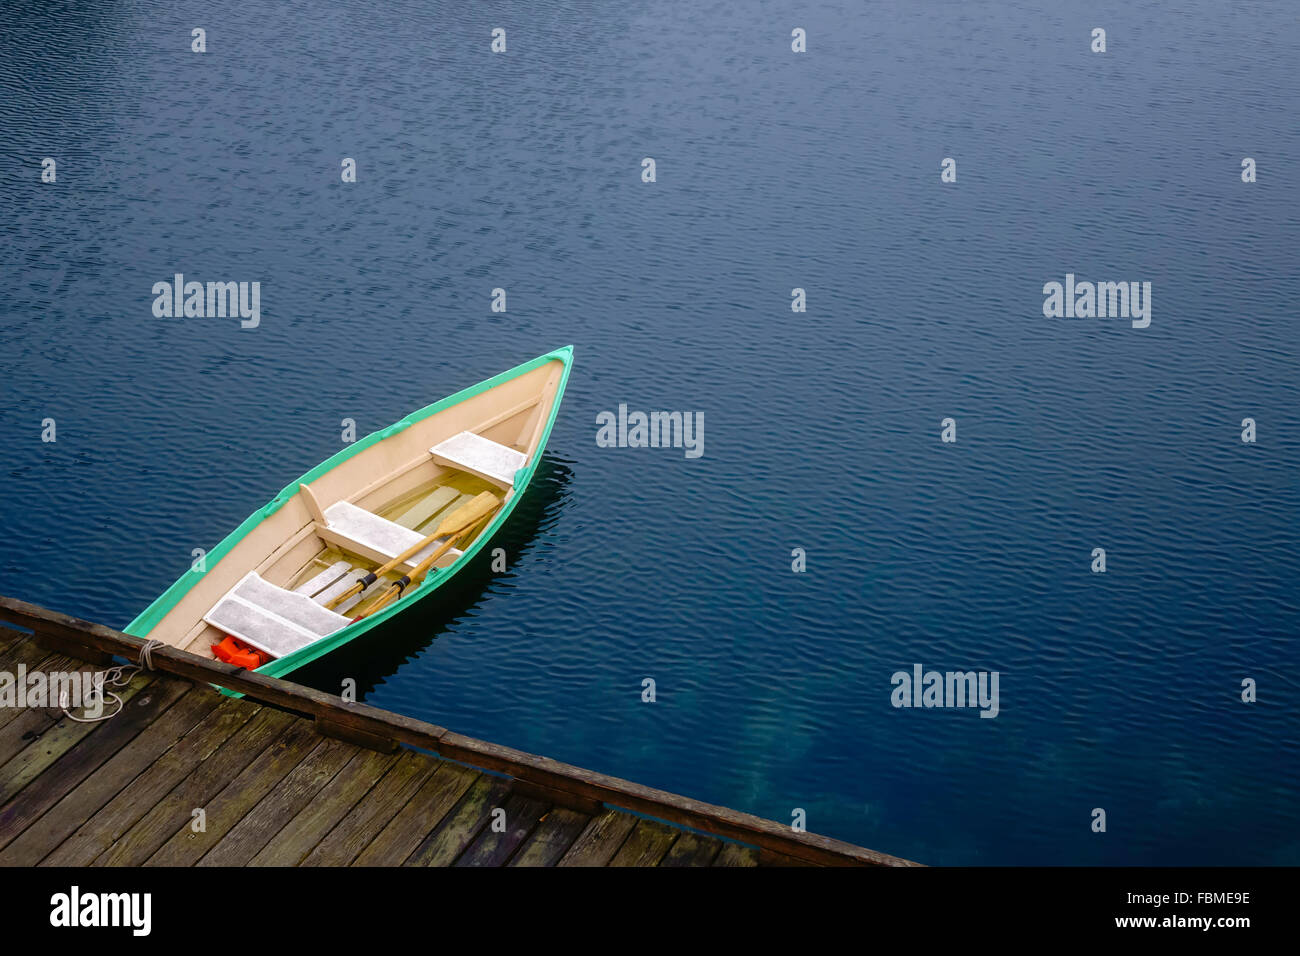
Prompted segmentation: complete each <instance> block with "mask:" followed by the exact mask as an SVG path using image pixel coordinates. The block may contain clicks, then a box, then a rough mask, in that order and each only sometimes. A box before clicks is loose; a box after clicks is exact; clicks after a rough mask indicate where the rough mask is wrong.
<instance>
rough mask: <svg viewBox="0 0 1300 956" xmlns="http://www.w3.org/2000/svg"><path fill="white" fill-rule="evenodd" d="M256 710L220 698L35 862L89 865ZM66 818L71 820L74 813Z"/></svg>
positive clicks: (235, 701) (245, 702)
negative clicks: (210, 710)
mask: <svg viewBox="0 0 1300 956" xmlns="http://www.w3.org/2000/svg"><path fill="white" fill-rule="evenodd" d="M259 710H261V708H260V707H259V706H258V705H256V704H253V703H251V702H250V701H246V700H233V699H231V698H226V699H224V700H222V701H221V702H220V703H218V705H217V707H216V708H215V709H214V710H213V711H212V712H211V713H210V714H208V715H207V716H206V717H204V719H203V720H202V721H200V722H199V724H198V725H197V726H196V727H194V729H192V730H191V731H190V732H189V733H187V734H186V735H185V736H184V737H182V738H181V739H180V740H179V741H178V742H177V743H176V745H175V746H174V747H172V748H171V749H170V750H168V751H167V752H166V753H165V754H163V755H162V756H161V757H160V758H158V760H157V762H156V763H154V764H153V766H151V767H150V768H149V769H148V770H146V771H145V772H144V773H142V774H141V775H140V776H138V777H136V779H134V780H132V781H131V783H130V784H128V785H127V786H126V788H125V789H123V790H122V791H121V792H120V793H118V794H117V796H115V797H114V798H113V799H112V800H111V801H109V803H107V804H106V805H105V806H104V807H103V808H102V809H100V810H99V811H98V812H97V813H95V814H94V815H93V816H90V817H83V818H82V819H85V821H86V822H85V823H82V824H81V825H80V826H79V827H78V829H77V831H76V832H75V833H73V834H72V835H71V836H69V837H68V838H67V839H66V840H64V841H63V842H62V843H61V844H60V845H59V846H58V847H57V848H56V849H55V850H54V851H53V852H51V853H50V854H49V855H48V856H47V857H45V859H43V860H42V861H41V865H42V866H89V865H90V863H91V862H93V861H94V859H95V858H96V857H97V856H99V855H100V854H101V853H103V852H104V851H105V850H107V849H108V848H109V847H110V846H112V845H113V843H114V842H115V841H116V840H118V839H119V838H120V837H121V836H122V835H123V834H124V833H126V832H127V831H128V830H129V829H130V828H131V827H133V826H135V824H136V823H138V822H139V821H140V819H141V818H142V817H143V816H144V815H145V814H146V813H148V812H149V811H150V810H151V809H152V808H153V807H154V806H156V805H157V804H158V803H159V802H160V801H161V800H162V799H163V798H164V797H166V796H167V794H169V793H171V791H172V790H173V789H174V788H175V787H176V786H177V785H178V784H179V783H180V782H181V781H182V780H183V779H185V777H186V776H188V775H189V774H190V773H191V772H192V771H193V770H194V769H195V768H196V767H197V766H198V765H199V764H201V763H202V762H203V761H204V760H206V759H207V758H208V757H209V756H211V755H212V754H213V753H214V752H215V751H216V749H217V748H218V747H220V746H221V745H222V744H224V743H225V742H226V740H227V739H229V737H230V735H231V734H233V733H234V732H235V731H237V730H238V729H239V728H241V727H243V726H244V724H246V723H248V721H249V720H251V719H252V717H253V716H254V714H256V713H257V712H258V711H259ZM89 782H90V781H87V784H88V783H89ZM87 784H83V785H82V786H86V785H87ZM74 793H75V791H74ZM69 816H72V817H73V818H74V819H75V815H73V814H69Z"/></svg>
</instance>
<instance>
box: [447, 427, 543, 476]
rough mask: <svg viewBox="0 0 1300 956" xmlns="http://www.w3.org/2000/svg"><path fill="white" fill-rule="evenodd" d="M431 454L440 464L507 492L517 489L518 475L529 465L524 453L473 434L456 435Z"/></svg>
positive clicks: (462, 433)
mask: <svg viewBox="0 0 1300 956" xmlns="http://www.w3.org/2000/svg"><path fill="white" fill-rule="evenodd" d="M429 454H431V455H432V456H433V460H434V461H436V462H437V463H438V464H440V465H447V466H448V467H450V468H456V469H458V470H460V471H464V472H468V473H469V474H471V475H477V476H478V477H480V478H482V479H483V480H484V481H490V482H491V483H492V484H494V485H496V486H498V487H500V488H503V489H506V490H509V489H510V488H513V487H514V484H515V472H517V471H518V470H519V469H520V468H522V467H524V465H525V464H527V462H528V456H527V455H525V454H524V453H523V452H519V451H515V450H514V449H513V448H509V447H507V446H505V445H503V444H501V443H500V442H495V441H493V440H492V439H490V438H484V437H483V436H482V435H476V434H474V433H473V432H461V433H460V434H459V435H452V436H451V437H450V438H448V439H446V440H445V441H441V442H439V443H438V444H436V445H434V446H433V447H432V448H430V449H429Z"/></svg>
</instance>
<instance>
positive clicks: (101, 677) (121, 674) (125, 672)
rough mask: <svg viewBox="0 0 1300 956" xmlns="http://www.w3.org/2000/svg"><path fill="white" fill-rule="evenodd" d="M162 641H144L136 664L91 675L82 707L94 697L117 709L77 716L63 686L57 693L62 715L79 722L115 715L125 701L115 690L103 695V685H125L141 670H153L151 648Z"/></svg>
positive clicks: (91, 701) (159, 644) (119, 665)
mask: <svg viewBox="0 0 1300 956" xmlns="http://www.w3.org/2000/svg"><path fill="white" fill-rule="evenodd" d="M162 646H163V642H162V641H157V640H151V641H146V642H145V643H144V645H143V646H141V648H140V657H139V659H138V660H139V663H136V664H117V665H116V666H114V667H108V668H105V669H104V670H102V671H95V672H94V673H93V674H92V675H91V678H90V680H91V692H90V695H89V696H88V698H87V700H86V701H83V702H82V708H83V709H84V708H85V707H86V706H87V704H88V703H94V701H95V700H96V699H99V700H101V701H103V702H104V703H105V704H108V703H109V702H110V701H111V702H112V703H115V704H117V709H116V710H114V711H112V712H111V713H103V714H100V715H99V716H98V717H78V716H77V715H76V714H74V713H72V711H70V710H68V691H67V688H64V690H63V693H62V694H60V695H59V707H60V708H61V709H62V710H63V716H64V717H67V718H68V719H69V720H75V721H76V722H77V723H79V724H95V723H98V722H99V721H101V720H108V719H109V718H111V717H116V716H117V715H118V714H120V713H121V712H122V708H123V707H125V706H126V702H125V701H123V700H122V698H121V697H120V696H119V695H118V694H117V693H116V692H115V691H111V690H110V691H107V697H105V690H104V688H105V687H126V686H127V685H128V684H130V683H131V678H133V677H135V675H136V674H138V673H139V672H140V671H141V670H146V669H147V670H153V649H154V648H155V647H162Z"/></svg>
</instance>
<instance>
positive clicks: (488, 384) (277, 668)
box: [123, 345, 573, 677]
mask: <svg viewBox="0 0 1300 956" xmlns="http://www.w3.org/2000/svg"><path fill="white" fill-rule="evenodd" d="M554 361H559V362H560V363H561V371H560V380H559V382H558V383H557V384H556V387H555V397H554V398H553V399H552V400H551V407H550V411H549V413H548V415H547V419H546V424H545V426H544V427H543V428H542V430H541V433H540V434H539V435H538V437H537V446H536V449H535V451H534V453H533V455H532V457H531V460H530V461H529V462H528V464H526V465H524V466H523V467H522V468H520V469H519V471H521V472H524V475H523V480H522V481H516V484H515V487H514V490H513V494H511V495H510V496H509V500H508V501H506V502H505V503H504V504H503V506H502V508H501V510H500V511H499V512H498V513H497V515H496V516H495V517H494V518H493V520H492V521H491V522H490V523H489V524H488V526H487V527H486V528H484V529H483V531H482V532H480V533H479V535H478V536H477V538H476V539H475V541H474V543H473V544H472V545H471V546H470V547H469V548H468V549H466V550H465V552H464V553H463V554H462V555H461V556H460V557H459V558H457V560H456V561H455V563H453V564H452V565H450V566H449V567H446V568H438V569H435V572H434V573H433V574H431V575H430V577H429V578H428V579H426V580H425V581H424V582H423V583H422V584H421V585H420V587H419V588H418V589H416V590H415V591H414V592H413V593H412V594H411V595H410V596H409V597H408V598H407V600H404V601H398V602H395V603H393V604H392V605H390V606H389V607H387V608H385V609H384V610H382V611H380V612H379V613H378V614H375V615H372V616H370V617H367V618H365V619H364V620H361V621H354V622H353V623H352V624H349V625H347V626H346V627H343V628H340V629H339V630H337V631H335V632H334V633H333V634H328V635H326V636H325V637H323V638H321V639H320V640H317V641H313V642H312V643H311V644H308V645H307V646H306V647H303V648H301V649H299V650H297V651H295V652H294V653H292V654H288V655H286V656H284V657H280V658H276V659H275V660H273V661H269V662H267V663H266V664H264V665H262V666H261V667H259V668H257V673H259V674H265V675H267V676H270V677H278V676H280V675H282V674H286V673H289V672H290V671H292V670H295V669H297V668H299V667H301V666H303V665H304V664H307V663H310V662H311V661H313V660H316V659H317V658H319V657H322V656H324V655H325V654H327V653H329V652H330V651H333V650H335V649H336V648H338V647H340V646H342V645H343V644H346V643H348V642H349V641H351V640H353V639H355V638H357V637H359V636H361V635H362V634H364V633H365V632H366V631H369V630H370V629H371V628H373V627H376V626H377V625H379V624H381V623H383V622H384V621H386V620H388V619H389V618H390V617H392V616H393V614H395V613H397V612H398V611H400V610H405V609H406V608H407V607H409V606H410V604H411V603H413V602H414V601H418V600H419V599H420V598H422V597H424V596H426V595H428V594H431V593H433V592H434V591H435V590H437V589H438V587H439V586H441V585H442V584H443V583H445V582H446V581H448V580H450V579H451V577H452V576H453V575H454V574H455V572H456V571H457V570H459V569H460V568H461V567H463V566H464V565H466V564H468V563H469V561H470V559H472V558H473V557H474V555H475V554H477V553H478V552H479V550H481V549H482V547H483V545H484V544H486V542H487V541H488V539H489V538H491V537H492V535H493V534H495V533H496V531H497V530H498V529H499V528H500V527H501V525H502V523H503V522H504V521H505V520H506V518H507V517H509V515H510V513H511V512H512V511H513V510H514V507H515V505H516V504H517V503H518V501H519V499H520V498H521V497H522V496H523V493H524V491H525V490H526V489H527V488H528V486H529V484H530V483H531V482H532V479H533V475H534V474H535V473H536V471H537V465H538V464H539V463H540V461H541V457H542V452H543V451H544V449H545V448H546V443H547V440H548V439H549V438H550V435H551V429H552V427H553V426H554V424H555V418H556V416H557V414H558V413H559V409H560V401H561V399H562V398H563V397H564V388H565V385H566V384H567V383H568V379H569V370H570V368H571V366H572V363H573V346H572V345H566V346H563V347H561V348H558V349H555V350H553V351H551V352H547V353H546V354H544V355H539V356H538V357H537V358H534V359H530V360H529V361H527V362H524V363H522V364H521V365H517V366H515V367H514V368H512V369H507V370H506V371H504V372H500V373H498V374H496V375H494V376H492V377H491V378H487V379H484V380H483V381H481V382H479V383H477V384H476V385H470V386H468V387H467V388H463V389H461V390H460V391H458V392H453V393H452V394H451V395H448V396H446V397H445V398H442V399H439V400H438V401H436V402H433V403H432V404H429V405H426V406H424V407H423V408H421V409H418V410H417V411H414V412H411V413H410V414H408V415H405V416H403V417H402V418H400V419H398V420H397V421H395V422H393V423H392V424H391V425H388V426H386V427H384V428H380V429H377V430H376V431H373V432H371V433H370V434H368V435H366V436H365V437H364V438H361V439H359V440H358V441H356V442H353V443H352V444H351V445H349V446H347V447H346V448H340V449H339V450H338V451H337V452H335V453H334V454H333V455H331V456H330V457H328V458H326V459H325V460H324V461H322V462H320V463H319V464H317V465H316V466H315V467H313V468H311V469H310V470H308V471H307V472H306V473H305V474H303V475H302V476H300V477H299V478H296V479H294V480H293V481H291V482H289V483H288V484H287V485H285V486H284V488H282V489H281V490H280V491H279V492H277V493H276V494H275V495H274V496H273V497H272V498H271V500H270V501H269V502H267V503H266V504H265V505H263V506H262V507H261V508H258V509H257V510H255V511H254V512H253V513H252V514H250V515H249V516H248V517H247V518H245V519H244V521H243V522H241V523H240V524H239V526H238V527H236V528H235V529H234V530H233V531H231V532H230V533H229V534H228V535H226V537H225V538H223V539H222V540H221V542H220V543H219V544H218V545H217V546H216V547H214V548H213V549H212V550H211V551H209V552H208V554H207V559H208V560H207V566H206V568H205V570H204V571H195V570H194V569H193V568H190V569H188V570H186V571H185V573H183V574H182V575H181V576H180V577H179V578H177V579H176V581H174V582H173V583H172V584H171V585H170V586H169V587H168V588H167V589H166V590H165V591H163V592H162V594H160V595H159V596H158V597H157V598H155V599H154V601H153V602H152V603H151V604H150V605H149V606H148V607H146V608H145V609H144V610H143V611H141V612H140V614H138V615H137V616H136V618H135V619H134V620H133V621H131V623H130V624H128V625H127V626H126V627H125V628H123V632H124V633H126V634H130V635H131V636H133V637H139V638H144V639H147V638H148V636H149V632H150V631H152V630H153V629H154V628H155V627H157V625H158V624H159V623H160V622H161V621H162V620H163V619H164V618H165V617H166V616H167V615H168V614H169V613H170V612H171V611H172V609H173V608H175V607H176V605H177V604H178V603H180V601H181V599H183V598H184V597H185V595H187V594H188V593H189V592H190V590H191V589H192V588H193V587H194V586H195V585H197V584H198V583H199V582H200V581H201V580H203V578H204V576H205V575H206V574H207V572H208V571H211V570H213V569H215V568H216V567H217V565H218V564H219V563H220V562H221V560H222V559H223V558H225V556H226V555H227V554H229V553H230V552H231V551H232V550H233V549H234V548H235V546H236V545H238V544H239V542H240V541H242V540H243V539H244V538H245V537H247V536H248V534H250V533H251V532H252V531H253V529H254V528H256V527H257V526H258V525H260V524H261V523H262V522H263V521H265V520H266V519H267V518H269V517H270V516H271V515H273V514H275V512H277V511H278V510H280V508H281V507H283V506H284V505H285V504H286V503H287V502H288V501H289V500H290V499H291V498H292V497H293V496H294V495H296V494H297V493H298V486H299V485H300V484H310V483H311V482H313V481H316V480H317V479H318V478H321V477H322V476H324V475H326V474H328V473H329V472H331V471H333V470H334V469H335V468H337V467H338V466H339V465H341V464H342V463H343V462H345V461H348V460H349V459H351V458H352V457H354V456H356V455H359V454H361V453H362V452H364V451H366V450H367V449H369V448H371V447H373V446H375V445H377V444H379V442H381V441H383V440H384V439H385V438H388V437H389V436H391V435H395V434H397V433H398V432H400V431H404V430H405V429H407V428H409V427H410V426H412V425H414V424H416V423H417V422H420V421H423V420H424V419H426V418H429V417H430V416H432V415H435V414H437V413H438V412H440V411H443V410H444V409H447V408H450V407H452V406H454V405H458V404H460V403H461V402H464V401H468V400H469V399H471V398H474V397H475V396H477V395H480V394H482V393H483V392H486V391H488V390H489V389H492V388H495V387H496V386H498V385H502V384H504V383H505V382H508V381H510V380H511V379H514V378H517V377H518V376H520V375H524V374H526V373H528V372H531V371H533V370H535V369H538V368H541V367H542V366H544V365H546V364H548V363H549V362H554ZM518 477H519V473H518V472H516V479H518ZM308 652H310V653H308Z"/></svg>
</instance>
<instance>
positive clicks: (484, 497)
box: [435, 491, 501, 538]
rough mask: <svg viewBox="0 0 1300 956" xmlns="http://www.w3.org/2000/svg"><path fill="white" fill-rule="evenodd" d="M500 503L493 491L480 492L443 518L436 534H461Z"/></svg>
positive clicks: (439, 535) (441, 535) (440, 535)
mask: <svg viewBox="0 0 1300 956" xmlns="http://www.w3.org/2000/svg"><path fill="white" fill-rule="evenodd" d="M500 503H501V501H500V499H499V498H497V496H496V495H494V494H492V492H490V491H483V492H480V493H479V494H477V495H475V496H474V497H473V498H472V499H470V500H469V501H467V502H465V503H464V504H463V505H461V506H460V507H459V508H457V509H456V510H455V511H453V512H452V513H451V514H449V515H447V517H445V518H443V519H442V523H441V524H439V525H438V530H437V531H436V532H435V535H436V536H437V537H439V538H442V537H445V536H447V535H449V534H459V533H460V532H462V531H464V530H465V529H466V528H468V527H469V526H470V525H473V524H476V523H477V522H478V521H479V520H480V519H482V518H483V517H484V516H485V515H487V514H488V513H489V512H491V511H492V509H493V508H495V507H496V506H497V505H498V504H500Z"/></svg>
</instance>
